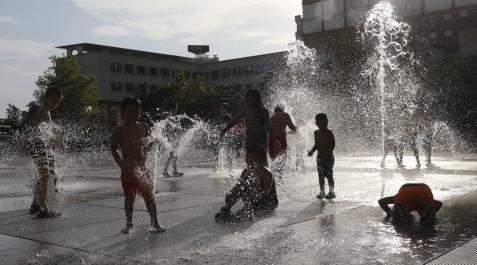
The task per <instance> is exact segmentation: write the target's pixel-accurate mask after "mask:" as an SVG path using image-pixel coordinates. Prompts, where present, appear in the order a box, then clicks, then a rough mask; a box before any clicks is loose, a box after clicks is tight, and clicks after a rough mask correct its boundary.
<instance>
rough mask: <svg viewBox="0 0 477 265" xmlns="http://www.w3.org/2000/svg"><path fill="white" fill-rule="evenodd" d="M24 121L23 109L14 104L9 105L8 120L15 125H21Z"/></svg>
mask: <svg viewBox="0 0 477 265" xmlns="http://www.w3.org/2000/svg"><path fill="white" fill-rule="evenodd" d="M21 121H22V111H21V110H20V109H19V108H18V107H17V106H15V105H13V104H8V107H7V122H8V123H9V124H11V125H13V126H14V127H19V126H20V123H21Z"/></svg>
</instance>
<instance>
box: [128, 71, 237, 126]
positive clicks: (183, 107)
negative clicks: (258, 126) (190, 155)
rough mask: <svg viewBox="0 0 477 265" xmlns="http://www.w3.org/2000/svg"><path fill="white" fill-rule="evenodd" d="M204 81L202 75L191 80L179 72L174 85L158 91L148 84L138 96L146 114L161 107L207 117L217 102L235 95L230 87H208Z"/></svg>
mask: <svg viewBox="0 0 477 265" xmlns="http://www.w3.org/2000/svg"><path fill="white" fill-rule="evenodd" d="M204 81H205V80H204V76H202V75H198V76H197V77H196V78H195V79H194V80H189V79H187V78H186V76H185V74H184V73H183V72H179V73H178V74H177V75H176V80H175V81H174V82H173V83H171V84H168V85H166V86H164V87H162V88H161V89H159V90H158V91H151V90H149V89H148V86H147V84H143V85H141V86H139V87H138V89H137V90H136V96H137V97H138V98H139V99H141V101H142V103H143V110H144V111H146V112H151V111H152V112H154V111H155V110H156V109H157V108H159V107H160V108H162V109H165V110H168V111H172V112H174V113H186V114H188V115H191V116H194V115H198V116H201V117H207V116H208V115H209V114H210V113H212V112H213V111H214V110H215V109H214V108H215V104H216V103H217V101H219V100H223V99H225V98H232V97H233V95H232V92H231V90H230V88H229V87H226V86H210V87H207V86H206V85H205V83H204Z"/></svg>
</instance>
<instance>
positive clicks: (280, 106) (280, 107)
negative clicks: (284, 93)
mask: <svg viewBox="0 0 477 265" xmlns="http://www.w3.org/2000/svg"><path fill="white" fill-rule="evenodd" d="M273 111H275V112H284V111H285V106H283V104H277V105H276V106H275V109H274V110H273Z"/></svg>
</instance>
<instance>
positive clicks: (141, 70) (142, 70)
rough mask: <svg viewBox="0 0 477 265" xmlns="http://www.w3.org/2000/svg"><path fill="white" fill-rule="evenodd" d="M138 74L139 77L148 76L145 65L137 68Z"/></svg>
mask: <svg viewBox="0 0 477 265" xmlns="http://www.w3.org/2000/svg"><path fill="white" fill-rule="evenodd" d="M137 74H138V75H146V66H145V65H138V66H137Z"/></svg>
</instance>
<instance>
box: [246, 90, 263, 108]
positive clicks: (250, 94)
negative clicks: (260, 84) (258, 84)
mask: <svg viewBox="0 0 477 265" xmlns="http://www.w3.org/2000/svg"><path fill="white" fill-rule="evenodd" d="M247 97H254V98H255V99H256V100H257V102H258V105H259V106H261V107H263V103H262V96H261V95H260V92H259V91H258V89H255V88H252V89H249V90H247V94H245V98H247Z"/></svg>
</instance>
